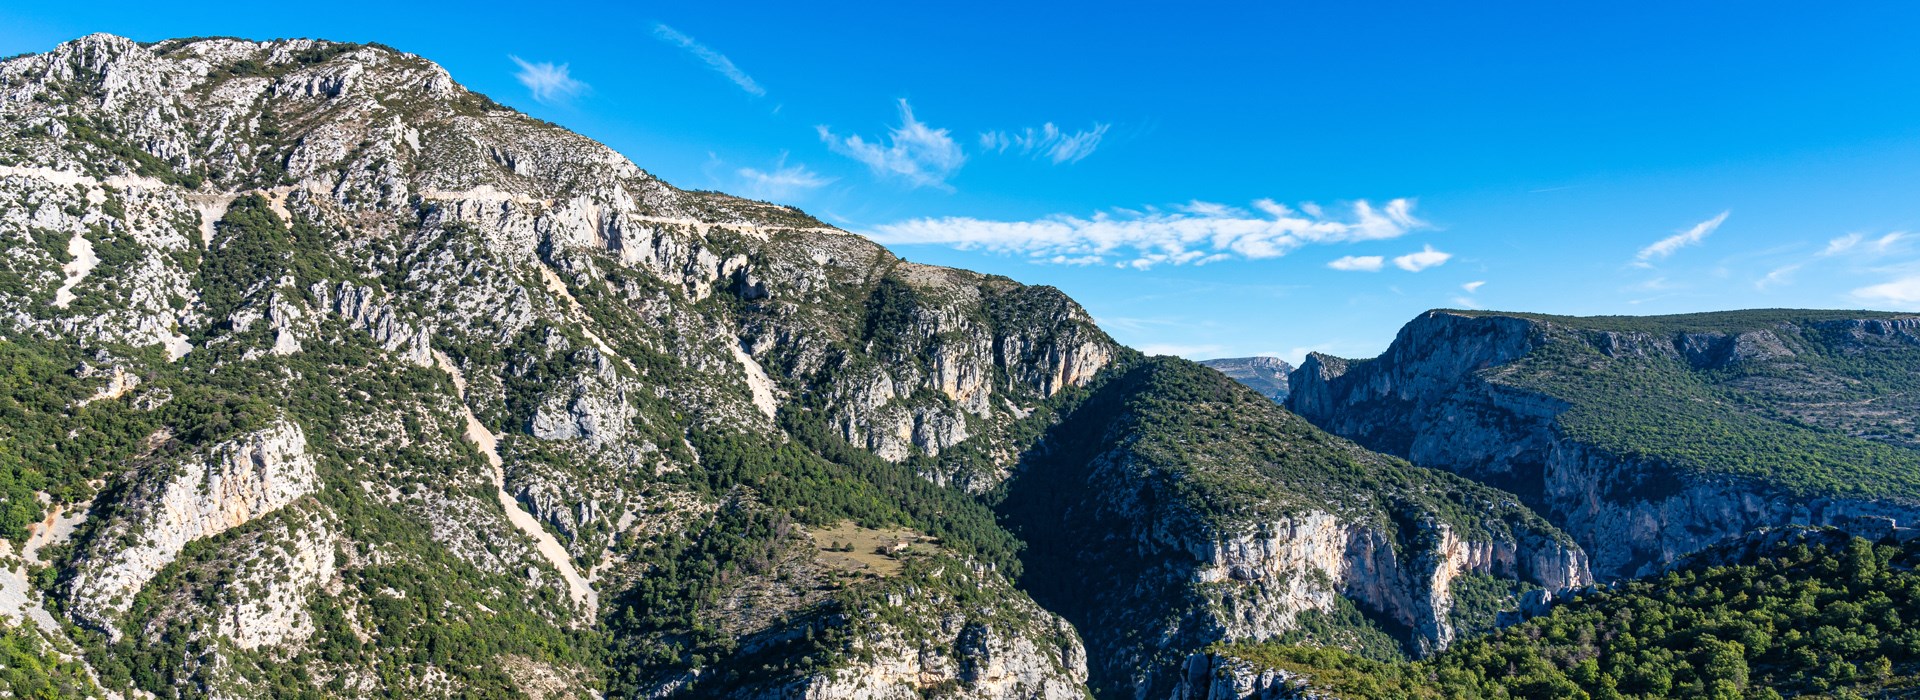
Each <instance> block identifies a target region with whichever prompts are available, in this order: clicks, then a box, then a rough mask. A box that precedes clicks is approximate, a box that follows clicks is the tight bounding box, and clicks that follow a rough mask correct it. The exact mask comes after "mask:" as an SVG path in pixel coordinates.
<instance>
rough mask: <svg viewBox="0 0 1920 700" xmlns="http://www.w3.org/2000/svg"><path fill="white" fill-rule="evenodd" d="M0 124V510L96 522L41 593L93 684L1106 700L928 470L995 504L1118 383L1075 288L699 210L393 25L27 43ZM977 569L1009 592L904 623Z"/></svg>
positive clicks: (715, 205) (15, 528) (761, 211)
mask: <svg viewBox="0 0 1920 700" xmlns="http://www.w3.org/2000/svg"><path fill="white" fill-rule="evenodd" d="M0 120H4V130H0V235H4V237H5V240H6V244H5V248H4V252H5V256H4V270H5V272H4V274H0V318H4V319H5V322H4V331H5V332H4V336H0V337H3V338H4V340H0V353H4V356H5V357H6V358H7V360H8V362H9V363H10V365H11V369H14V370H15V372H13V373H12V374H11V375H10V376H11V377H18V378H20V379H21V381H20V382H19V383H18V384H13V385H9V387H8V389H9V392H8V400H9V403H7V404H5V406H4V407H5V408H6V409H7V410H8V411H9V415H10V417H13V418H17V419H18V420H13V421H9V422H8V424H7V425H6V426H5V427H0V433H4V437H5V438H6V439H5V440H4V441H0V444H4V446H5V447H4V448H0V460H4V466H5V467H6V469H7V470H8V473H9V475H10V476H11V477H12V478H10V479H8V480H6V482H5V487H6V488H7V489H9V491H8V492H7V493H6V495H5V500H4V502H3V507H0V512H3V514H4V518H0V524H4V525H5V526H6V532H5V533H4V534H5V535H6V536H8V537H9V538H12V539H14V540H15V541H16V542H18V541H20V540H21V539H23V538H25V537H26V536H27V535H28V534H29V533H31V532H38V531H39V530H40V529H41V526H39V525H36V523H38V522H39V521H40V520H41V515H42V512H43V510H44V506H43V505H42V504H43V503H44V504H49V505H53V506H66V505H69V504H77V505H75V506H74V507H76V508H78V509H80V510H82V511H85V512H88V513H89V515H88V516H87V518H86V520H85V521H84V522H83V524H82V525H81V527H80V531H79V533H78V534H77V536H76V538H75V542H74V545H73V546H72V547H71V548H70V549H61V550H56V551H53V552H52V553H51V559H50V561H48V562H47V564H48V566H47V568H45V569H44V571H45V573H44V574H40V575H37V578H36V580H39V581H43V582H45V583H44V585H43V589H44V590H45V591H47V592H48V593H49V594H51V596H52V600H51V601H50V602H51V603H52V605H53V607H55V608H56V609H57V612H58V613H59V614H60V615H62V616H64V617H66V618H67V619H69V620H71V621H73V622H75V623H77V626H75V627H73V628H71V630H70V631H71V632H72V633H73V634H75V635H76V637H77V639H78V640H79V641H80V643H81V644H82V646H85V647H87V648H88V650H89V653H88V654H87V658H88V659H89V660H90V661H91V662H92V663H93V665H94V667H95V668H96V669H98V670H99V672H100V675H101V677H102V679H103V682H105V683H106V685H108V686H109V687H110V688H114V689H119V690H122V691H127V690H133V689H139V690H145V691H149V692H154V693H158V694H161V695H167V696H173V695H189V696H197V695H207V694H214V695H223V696H263V695H278V694H282V693H283V692H286V691H289V690H291V689H293V688H298V687H302V686H303V685H304V686H306V687H319V688H328V689H331V690H330V692H332V693H336V694H348V695H401V694H406V695H419V694H426V695H464V694H471V693H480V692H488V693H492V692H520V693H527V694H547V695H553V694H561V695H578V694H585V693H588V692H590V691H597V692H607V693H617V694H623V695H634V694H646V695H660V694H674V693H680V694H697V695H710V694H714V693H719V692H724V693H726V694H731V695H740V696H758V695H760V694H763V693H772V694H780V693H785V692H788V691H787V690H782V689H789V690H791V689H794V688H800V689H805V688H815V690H813V691H808V692H812V693H813V694H814V695H816V696H818V695H820V694H822V693H825V694H828V695H839V694H841V690H844V689H845V688H848V687H852V686H847V685H845V683H847V682H854V683H855V684H856V685H860V686H863V687H864V690H863V692H867V693H870V694H871V695H872V696H873V697H893V696H898V695H900V694H903V693H907V694H917V693H918V692H920V691H921V690H923V689H925V688H929V687H934V686H939V687H946V688H949V689H951V690H953V691H954V692H957V693H960V694H962V695H967V696H972V697H1028V696H1030V695H1033V694H1038V695H1044V696H1048V697H1077V696H1079V695H1081V694H1082V692H1083V691H1081V690H1080V687H1081V683H1082V681H1081V680H1080V678H1081V677H1082V674H1083V673H1084V672H1083V671H1080V670H1078V669H1079V668H1080V664H1083V663H1084V661H1082V660H1081V656H1080V652H1079V651H1078V649H1079V642H1078V640H1077V637H1076V636H1075V635H1074V633H1073V631H1072V629H1071V628H1069V627H1066V626H1065V625H1064V623H1061V622H1059V621H1058V619H1057V618H1055V617H1053V616H1051V615H1050V614H1048V613H1046V612H1045V611H1043V610H1040V609H1039V608H1038V607H1037V606H1035V605H1034V604H1033V603H1032V602H1031V601H1028V600H1027V599H1026V598H1025V596H1024V594H1021V593H1020V592H1018V591H1017V590H1015V589H1013V588H1012V587H1011V585H1010V584H1008V583H1007V582H1006V580H1005V574H1004V573H1002V571H1003V570H1007V569H1012V570H1017V561H1016V560H1015V559H1014V557H1013V555H1012V551H1013V548H1014V546H1015V543H1014V541H1013V540H1012V538H1011V537H1009V536H1008V535H1006V533H1005V532H1004V531H1001V530H1000V529H999V528H998V527H997V526H996V525H995V524H994V521H993V516H992V514H991V513H990V512H989V511H988V510H987V509H986V508H985V507H984V506H983V505H981V504H979V503H977V502H975V501H973V500H972V499H971V498H969V497H967V496H966V495H965V493H964V492H963V491H959V490H949V489H946V488H942V487H940V486H938V485H936V484H935V483H933V482H932V481H930V480H929V479H927V478H926V477H933V478H934V479H935V480H939V481H943V482H955V483H962V484H968V485H972V486H973V488H976V489H984V488H987V487H988V486H990V485H991V484H992V483H993V482H994V481H995V480H997V479H998V478H1000V473H999V472H997V471H996V468H995V467H994V466H993V464H994V462H993V460H994V459H995V458H996V456H999V457H1005V456H1006V455H1008V454H1011V453H1012V451H1013V450H1014V449H1015V447H1014V446H1013V445H1012V444H1011V443H1010V442H1009V441H1010V440H1011V439H1012V438H1011V436H1010V435H1008V434H1007V432H1006V431H1007V430H1008V429H1009V426H1010V425H1011V424H1012V423H1013V422H1015V421H1016V420H1017V417H1018V416H1020V415H1022V414H1024V413H1025V412H1026V411H1028V410H1031V407H1032V406H1033V405H1035V404H1036V403H1037V402H1039V401H1041V400H1044V399H1045V398H1046V397H1047V396H1048V395H1050V394H1053V393H1057V392H1059V391H1060V390H1061V389H1063V388H1064V387H1068V386H1071V385H1074V384H1076V383H1084V382H1086V381H1088V380H1089V379H1090V377H1091V376H1092V375H1093V374H1095V373H1096V372H1097V371H1099V369H1100V368H1101V367H1102V366H1103V365H1104V364H1105V363H1106V362H1107V361H1108V359H1107V358H1108V357H1109V356H1110V355H1111V353H1112V352H1113V349H1114V346H1113V345H1112V342H1111V341H1110V340H1108V339H1107V338H1106V336H1105V335H1104V334H1102V333H1100V332H1099V331H1098V329H1096V328H1094V327H1093V326H1092V324H1091V322H1090V321H1089V320H1088V319H1087V317H1086V314H1085V313H1084V312H1083V311H1081V310H1080V309H1079V308H1078V307H1077V306H1076V305H1074V304H1073V303H1072V302H1071V301H1070V300H1067V299H1066V298H1065V297H1064V296H1063V295H1061V294H1059V293H1058V292H1057V291H1053V290H1050V289H1045V288H1026V287H1021V286H1020V285H1017V284H1014V283H1012V282H1011V281H1008V280H1004V279H997V278H989V277H985V276H981V275H975V274H971V273H965V272H960V271H950V270H939V269H935V268H926V267H923V266H915V265H909V264H906V263H902V262H900V261H899V260H897V259H896V258H894V257H893V256H891V255H889V254H887V253H886V252H885V251H884V250H883V249H881V248H880V247H878V246H876V245H874V244H872V243H870V242H867V241H865V240H863V239H860V238H857V237H854V236H851V235H849V234H846V233H844V232H840V231H837V230H833V229H830V228H827V227H825V226H823V225H821V224H820V223H819V222H817V221H814V220H813V219H811V218H810V217H807V216H805V215H804V214H801V213H799V212H796V211H793V210H790V209H785V208H780V207H774V206H770V205H766V204H762V203H758V202H750V201H746V200H740V199H735V198H731V197H727V196H724V195H717V194H702V193H689V192H683V191H680V190H676V189H674V188H672V187H670V186H668V185H666V184H664V183H661V182H659V181H658V180H656V179H654V178H652V177H651V176H649V175H648V174H647V173H646V172H644V171H642V170H640V169H639V168H637V167H635V166H633V165H632V164H631V163H629V162H628V161H627V160H626V159H625V158H623V157H621V156H619V155H618V154H616V153H614V152H612V151H610V150H608V149H607V148H605V147H604V146H601V145H599V144H596V143H593V142H592V141H589V140H587V139H584V138H581V137H579V136H576V135H574V134H570V133H568V132H565V131H563V130H561V129H559V128H557V127H554V126H552V125H549V124H544V123H541V122H538V121H535V120H532V119H528V118H526V117H524V116H521V115H519V114H516V113H513V112H511V111H509V110H506V109H504V108H501V107H499V106H497V105H494V104H493V103H491V102H490V101H488V100H487V99H486V98H484V97H482V96H479V95H475V94H472V93H469V92H467V91H466V90H464V89H463V88H461V87H459V86H458V85H457V84H455V83H454V82H453V81H452V80H451V79H449V77H448V76H447V75H446V73H445V72H444V71H442V70H441V69H440V68H439V67H437V66H434V65H433V64H431V63H429V62H427V61H424V60H422V59H420V58H418V57H415V56H411V55H408V54H403V53H399V52H396V51H393V50H391V49H386V48H384V47H377V46H359V45H349V44H335V43H329V42H316V41H279V42H267V43H255V42H247V41H239V40H229V39H208V40H187V41H168V42H160V43H157V44H152V45H137V44H134V43H133V42H130V41H127V40H125V39H120V38H117V37H110V36H104V35H96V36H91V37H87V38H84V39H80V40H77V41H74V42H69V43H67V44H64V45H62V46H61V47H60V48H59V49H57V50H55V51H53V52H51V53H48V54H44V55H39V56H28V57H22V58H16V59H12V60H9V61H6V62H4V63H0ZM906 358H916V359H917V361H907V360H906ZM789 428H791V429H789ZM962 442H965V443H966V444H967V445H968V447H967V449H966V450H963V451H962V452H958V453H955V452H951V450H952V448H954V447H955V446H956V445H959V444H961V443H962ZM848 443H853V444H855V445H858V447H859V448H861V449H858V450H856V449H850V448H849V447H848ZM943 453H945V454H943ZM874 455H879V456H880V457H881V458H876V457H874ZM882 458H884V459H882ZM902 463H905V464H902ZM923 475H924V476H923ZM96 494H97V497H96ZM89 505H90V506H91V507H90V508H88V506H89ZM847 520H853V521H858V522H861V523H863V524H867V525H871V526H875V527H880V526H888V525H895V526H904V527H908V528H912V529H916V530H920V531H923V532H927V533H929V534H931V535H933V536H936V537H938V538H939V540H940V542H941V546H940V547H939V548H937V549H936V550H934V551H930V552H927V553H924V554H899V555H897V556H898V557H905V558H907V559H909V560H911V561H910V563H911V565H910V566H906V567H904V568H903V569H902V570H900V571H899V572H897V573H893V574H889V575H887V576H874V575H870V574H862V573H859V572H853V573H847V572H842V571H839V570H836V569H834V568H833V567H831V566H828V565H826V564H824V563H822V561H820V548H819V547H817V546H816V545H815V543H814V542H813V541H812V539H811V538H810V537H809V536H808V531H809V530H811V529H824V528H828V527H832V526H834V525H836V524H839V523H841V522H842V521H847ZM960 571H967V572H970V573H967V574H965V575H961V574H959V573H956V572H960ZM943 572H944V573H943ZM959 580H964V581H971V584H970V585H968V586H967V588H968V589H969V590H994V591H997V593H996V594H995V595H993V596H990V597H976V598H968V599H967V600H966V601H965V602H964V604H963V602H962V601H957V600H954V599H952V598H948V599H940V598H927V597H926V596H925V595H919V596H914V597H913V598H912V600H913V601H914V603H913V604H912V605H905V604H904V603H900V602H896V603H894V604H893V605H891V606H890V605H887V604H886V601H888V600H889V595H890V593H889V591H896V590H898V589H899V588H900V587H906V588H909V589H916V590H920V591H922V593H924V590H925V589H927V588H929V587H933V588H938V587H940V586H950V585H952V584H951V583H942V582H953V581H959ZM891 595H894V597H895V598H899V596H898V595H897V594H891ZM888 611H891V612H888ZM607 635H611V636H612V637H613V638H612V640H611V641H610V642H609V641H607ZM802 641H803V642H804V643H801V642H802ZM942 650H945V651H942ZM788 652H792V653H791V654H788ZM940 655H945V656H942V657H941V658H946V659H947V661H945V662H943V663H942V664H935V665H930V666H924V667H921V668H918V669H917V670H913V671H912V672H906V671H899V672H893V671H886V670H885V669H904V668H907V666H904V665H903V664H910V663H911V664H920V663H922V662H923V661H924V660H926V659H932V658H935V657H936V656H940ZM888 674H891V675H888ZM836 679H852V681H843V680H836ZM875 679H880V680H875ZM527 683H532V684H533V685H526V684H527ZM836 683H839V684H840V685H835V684H836ZM836 689H839V690H836ZM796 692H797V691H796Z"/></svg>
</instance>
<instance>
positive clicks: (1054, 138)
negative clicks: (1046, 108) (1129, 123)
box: [980, 122, 1112, 165]
mask: <svg viewBox="0 0 1920 700" xmlns="http://www.w3.org/2000/svg"><path fill="white" fill-rule="evenodd" d="M1110 126H1112V125H1110V124H1101V123H1098V122H1096V123H1094V125H1093V128H1091V129H1087V130H1085V131H1075V132H1073V133H1071V134H1069V133H1066V132H1064V131H1061V130H1060V127H1057V126H1054V125H1053V122H1047V123H1046V124H1042V125H1040V128H1039V129H1035V128H1033V127H1027V128H1026V129H1025V130H1023V131H1019V132H1015V133H1012V134H1009V133H1007V132H1005V131H989V132H986V133H983V134H981V135H980V147H981V148H983V149H985V150H989V151H993V152H995V153H1005V152H1007V150H1008V149H1013V150H1015V151H1017V152H1019V153H1020V154H1021V155H1030V156H1033V157H1035V158H1040V157H1045V158H1047V159H1048V160H1051V161H1053V164H1054V165H1060V164H1062V163H1078V162H1080V159H1082V158H1085V157H1087V156H1090V155H1093V151H1094V149H1096V148H1099V147H1100V139H1101V138H1103V137H1105V136H1106V135H1107V129H1108V128H1109V127H1110Z"/></svg>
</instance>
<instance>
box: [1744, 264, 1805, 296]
mask: <svg viewBox="0 0 1920 700" xmlns="http://www.w3.org/2000/svg"><path fill="white" fill-rule="evenodd" d="M1800 267H1801V266H1800V265H1799V264H1794V265H1783V266H1780V267H1776V268H1773V269H1772V270H1771V271H1768V272H1767V274H1766V276H1765V277H1761V278H1760V279H1758V280H1755V281H1754V283H1753V288H1754V289H1761V290H1764V289H1766V288H1768V287H1771V286H1774V285H1776V284H1784V283H1786V282H1790V281H1792V279H1793V273H1794V272H1795V271H1798V270H1799V269H1800Z"/></svg>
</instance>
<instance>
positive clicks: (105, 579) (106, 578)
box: [69, 423, 331, 636]
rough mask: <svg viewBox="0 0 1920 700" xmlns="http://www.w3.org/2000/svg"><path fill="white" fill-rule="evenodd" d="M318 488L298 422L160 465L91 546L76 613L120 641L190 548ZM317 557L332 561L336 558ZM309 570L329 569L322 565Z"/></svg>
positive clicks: (132, 487) (73, 589)
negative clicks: (157, 581)
mask: <svg viewBox="0 0 1920 700" xmlns="http://www.w3.org/2000/svg"><path fill="white" fill-rule="evenodd" d="M317 485H318V479H317V478H316V476H315V473H314V460H313V457H312V456H311V455H309V454H308V452H307V436H306V433H305V432H303V431H302V430H301V429H300V427H299V426H297V425H294V424H291V423H279V424H275V425H272V426H269V427H267V428H265V429H262V430H259V431H256V432H253V433H249V434H246V435H242V436H239V437H236V438H233V439H231V440H228V441H226V442H222V443H220V444H218V445H215V446H214V447H212V448H211V449H209V450H207V451H205V452H204V453H200V454H196V455H193V456H191V457H188V458H186V459H182V460H179V461H168V462H163V463H161V464H159V465H157V466H155V467H154V468H153V469H151V470H150V471H149V472H148V473H147V474H145V475H143V476H142V477H141V478H140V479H139V481H137V482H136V483H133V484H129V485H128V486H127V487H126V493H125V495H124V496H122V497H121V499H120V500H119V501H118V503H117V505H116V507H115V508H114V509H113V511H112V514H111V515H110V516H108V519H107V520H106V521H105V522H104V523H103V524H102V526H101V529H100V530H99V531H97V532H96V533H94V535H93V536H92V537H91V538H90V539H89V540H88V541H87V542H86V544H85V545H84V551H85V554H83V555H82V558H81V559H80V562H79V564H78V566H77V571H76V572H75V574H74V577H73V581H72V583H71V585H70V587H69V595H70V596H71V597H72V600H73V611H74V613H75V614H76V616H78V617H79V618H80V619H81V620H83V621H85V622H87V623H88V624H90V625H93V626H96V627H98V628H100V629H102V630H105V631H107V632H108V634H110V635H114V636H117V635H118V634H120V630H118V629H117V628H116V627H115V626H114V624H113V618H114V617H115V616H116V615H117V614H119V613H122V612H125V611H126V609H127V607H128V606H130V605H132V603H133V599H132V598H133V594H134V593H136V592H138V591H139V590H140V588H141V587H142V586H144V585H145V584H146V583H147V581H148V580H150V579H152V578H153V576H154V574H156V573H158V572H159V571H160V569H161V568H162V567H164V566H166V565H167V564H168V563H170V562H172V561H173V559H174V557H175V556H177V555H178V554H179V553H180V551H181V550H182V549H185V548H186V546H187V545H188V544H190V543H192V542H194V541H196V540H201V539H205V538H208V537H213V536H215V535H218V534H220V533H223V532H226V531H228V530H231V529H233V528H235V527H239V526H241V525H244V524H246V523H248V522H250V521H252V520H254V519H257V518H260V517H261V516H264V515H266V514H268V513H271V512H273V511H275V510H277V509H279V508H282V507H285V506H286V505H288V504H290V503H292V502H293V501H294V500H295V499H298V498H300V497H301V496H305V495H307V494H310V493H312V492H313V491H314V489H315V488H316V487H317ZM311 556H312V557H315V558H319V557H325V558H327V559H330V558H331V552H327V553H326V554H312V555H311ZM301 568H303V569H305V568H315V569H318V568H325V567H323V566H321V565H320V564H319V562H318V561H317V559H316V561H315V562H314V563H313V565H312V566H303V567H301Z"/></svg>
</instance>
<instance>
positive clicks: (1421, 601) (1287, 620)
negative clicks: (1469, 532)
mask: <svg viewBox="0 0 1920 700" xmlns="http://www.w3.org/2000/svg"><path fill="white" fill-rule="evenodd" d="M1417 527H1418V528H1419V531H1418V532H1415V533H1412V535H1411V536H1410V537H1409V538H1408V539H1409V540H1411V543H1412V546H1410V547H1409V546H1405V545H1404V544H1403V543H1396V542H1395V537H1396V534H1395V533H1392V532H1389V531H1387V530H1385V529H1383V528H1380V527H1378V526H1371V525H1368V524H1366V523H1364V522H1353V521H1351V520H1349V521H1345V522H1343V521H1342V520H1341V519H1340V518H1338V517H1336V516H1334V515H1332V514H1329V513H1325V512H1309V513H1306V514H1303V515H1301V516H1299V517H1297V518H1289V519H1285V520H1278V521H1273V522H1268V523H1263V524H1262V525H1261V526H1260V527H1259V528H1258V530H1257V531H1256V532H1254V533H1248V534H1242V535H1238V536H1233V537H1227V538H1222V539H1216V540H1213V541H1212V542H1211V543H1208V544H1209V545H1210V546H1205V549H1203V551H1202V556H1201V558H1200V564H1199V566H1198V567H1196V568H1195V569H1194V570H1193V573H1192V576H1193V579H1194V582H1195V583H1197V584H1203V585H1214V586H1216V587H1220V588H1226V589H1236V588H1237V589H1239V590H1237V591H1234V592H1232V593H1221V594H1219V596H1218V600H1217V603H1216V605H1217V607H1218V613H1216V615H1217V620H1218V624H1219V625H1220V626H1221V628H1222V630H1223V638H1226V639H1265V638H1269V637H1273V636H1275V635H1278V634H1280V633H1282V632H1286V631H1287V630H1290V629H1292V628H1293V625H1294V624H1295V620H1294V618H1296V617H1298V615H1299V614H1300V613H1302V612H1305V611H1308V610H1318V611H1322V612H1329V611H1331V610H1332V609H1333V605H1334V600H1333V596H1337V595H1345V596H1348V597H1350V598H1352V599H1354V600H1355V601H1356V602H1358V603H1360V604H1361V605H1363V606H1364V607H1366V608H1367V609H1371V610H1375V611H1378V612H1379V613H1381V614H1383V615H1385V616H1386V617H1387V618H1389V619H1391V620H1393V621H1394V622H1396V623H1398V624H1400V625H1402V626H1404V627H1406V628H1408V629H1410V630H1411V631H1412V634H1413V640H1412V642H1413V647H1414V650H1415V652H1416V653H1419V654H1425V653H1430V652H1433V651H1438V650H1441V649H1445V648H1446V647H1447V646H1448V645H1450V644H1451V643H1452V642H1453V640H1454V636H1455V631H1454V629H1453V625H1452V623H1451V622H1450V621H1449V620H1448V612H1449V611H1450V610H1451V609H1452V606H1453V599H1452V593H1451V584H1452V582H1453V581H1454V579H1456V578H1457V577H1459V576H1460V575H1462V574H1476V573H1477V574H1488V575H1492V576H1495V577H1498V578H1503V579H1511V580H1521V581H1527V582H1530V583H1533V584H1535V585H1539V586H1541V587H1542V588H1545V589H1548V590H1551V591H1563V590H1568V589H1573V588H1578V587H1581V586H1585V585H1587V584H1589V583H1591V581H1590V580H1589V575H1588V572H1587V561H1586V556H1585V554H1584V553H1583V552H1581V551H1580V550H1579V549H1578V548H1577V547H1572V546H1569V545H1567V544H1564V543H1561V542H1557V541H1555V540H1554V539H1553V538H1552V537H1551V536H1549V535H1547V534H1544V533H1534V532H1525V533H1520V536H1519V537H1515V538H1496V537H1487V536H1481V537H1478V538H1473V539H1463V538H1462V537H1461V536H1460V534H1459V533H1458V532H1457V531H1456V530H1455V529H1454V528H1453V527H1452V526H1450V525H1447V524H1445V523H1441V522H1436V521H1424V522H1420V523H1419V524H1418V525H1417ZM1475 540H1477V541H1475ZM1187 544H1188V546H1189V547H1191V546H1192V545H1193V544H1194V543H1193V542H1191V541H1189V542H1188V543H1187ZM1203 546H1204V545H1203Z"/></svg>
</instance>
